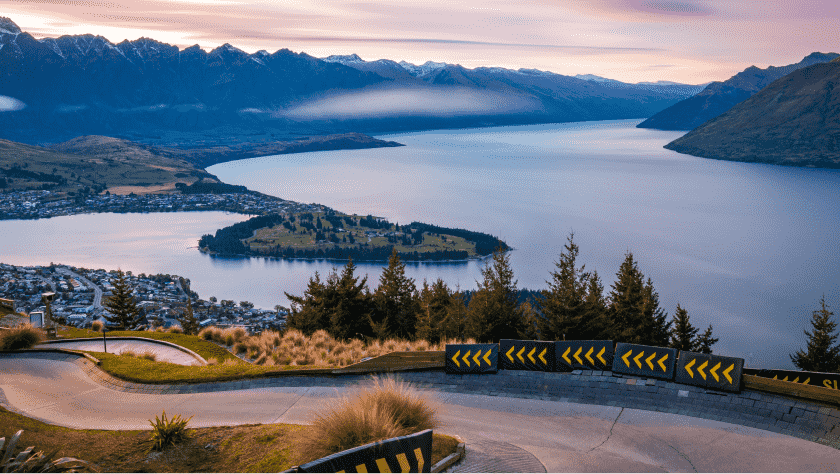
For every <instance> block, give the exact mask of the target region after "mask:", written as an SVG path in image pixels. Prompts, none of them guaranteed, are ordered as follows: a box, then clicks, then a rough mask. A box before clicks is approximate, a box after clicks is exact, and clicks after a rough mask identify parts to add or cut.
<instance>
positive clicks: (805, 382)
mask: <svg viewBox="0 0 840 474" xmlns="http://www.w3.org/2000/svg"><path fill="white" fill-rule="evenodd" d="M810 381H811V377H808V379H807V380H805V381H804V382H802V383H803V384H804V385H808V382H810ZM730 383H731V382H730Z"/></svg>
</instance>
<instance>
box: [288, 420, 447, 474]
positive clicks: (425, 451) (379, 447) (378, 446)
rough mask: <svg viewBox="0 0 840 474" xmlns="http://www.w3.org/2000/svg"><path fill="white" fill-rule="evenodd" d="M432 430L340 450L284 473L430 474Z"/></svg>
mask: <svg viewBox="0 0 840 474" xmlns="http://www.w3.org/2000/svg"><path fill="white" fill-rule="evenodd" d="M431 468H432V430H424V431H421V432H419V433H415V434H413V435H408V436H401V437H398V438H391V439H386V440H384V441H378V442H376V443H370V444H366V445H364V446H359V447H358V448H352V449H348V450H346V451H341V452H340V453H336V454H333V455H330V456H327V457H324V458H321V459H316V460H315V461H312V462H309V463H306V464H303V465H301V466H296V467H293V468H291V469H289V470H288V471H285V472H431Z"/></svg>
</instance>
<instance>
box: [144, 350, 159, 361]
mask: <svg viewBox="0 0 840 474" xmlns="http://www.w3.org/2000/svg"><path fill="white" fill-rule="evenodd" d="M140 358H141V359H146V360H150V361H152V362H154V361H156V360H157V354H155V353H154V352H152V351H146V352H144V353H142V354H141V355H140Z"/></svg>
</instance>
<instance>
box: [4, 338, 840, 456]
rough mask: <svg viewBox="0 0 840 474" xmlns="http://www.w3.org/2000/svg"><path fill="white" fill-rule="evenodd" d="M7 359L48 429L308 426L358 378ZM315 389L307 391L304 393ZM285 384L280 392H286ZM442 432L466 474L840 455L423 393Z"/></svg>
mask: <svg viewBox="0 0 840 474" xmlns="http://www.w3.org/2000/svg"><path fill="white" fill-rule="evenodd" d="M75 359H76V360H73V357H72V356H61V355H50V356H45V355H44V354H41V355H37V354H15V355H13V356H9V355H0V390H2V394H0V403H2V404H3V405H4V406H5V407H6V408H9V409H11V410H13V411H17V412H19V413H22V414H25V415H26V416H29V417H32V418H36V419H39V420H41V421H45V422H48V423H52V424H56V425H61V426H67V427H72V428H86V429H148V426H149V423H148V420H149V419H150V418H154V417H155V416H156V415H159V414H160V412H161V411H162V410H164V409H165V410H166V411H167V412H168V413H170V414H175V413H181V414H183V415H185V416H194V418H193V419H192V421H191V422H190V426H193V427H203V426H225V425H238V424H250V423H297V424H306V423H308V422H309V421H310V420H311V417H312V414H313V412H314V411H315V410H318V409H321V408H323V407H324V406H325V404H327V403H329V402H330V401H333V400H335V399H337V398H338V397H340V396H341V395H342V394H346V393H348V392H349V391H352V390H353V389H354V386H355V385H356V384H358V383H359V382H360V381H363V380H365V377H362V376H347V377H336V378H323V377H321V378H303V377H291V378H289V379H288V380H281V379H274V380H272V381H271V382H272V386H265V387H263V388H248V389H235V388H231V389H230V390H225V391H201V392H196V393H157V394H155V393H137V392H136V391H134V392H127V391H125V390H121V389H118V388H110V387H106V386H103V385H102V384H101V383H100V382H99V381H98V380H97V379H95V378H94V377H92V376H91V375H92V374H94V373H95V372H96V371H98V370H99V369H98V368H95V367H94V366H92V364H91V363H90V362H89V361H87V359H81V358H75ZM309 381H311V385H312V386H306V385H307V382H309ZM284 384H285V386H284ZM422 393H423V394H424V395H426V396H427V397H428V398H429V399H431V400H432V401H433V403H435V404H437V405H438V406H439V413H440V418H441V422H442V423H441V425H442V426H441V428H440V429H439V431H441V432H444V433H452V434H458V435H460V436H461V437H462V438H463V439H464V440H465V441H466V442H467V446H468V448H467V449H468V451H467V459H466V460H465V461H464V463H463V464H462V465H461V466H460V468H459V469H462V470H467V471H484V472H489V471H506V472H511V471H524V472H534V471H541V470H548V471H549V472H564V471H573V472H593V471H597V472H607V471H622V472H630V471H645V472H647V471H656V472H658V471H688V472H693V471H699V472H713V471H740V472H824V471H831V472H837V471H838V470H840V451H838V450H837V449H834V448H832V447H829V446H824V445H821V444H817V443H814V442H810V441H807V440H803V439H800V438H795V437H791V436H787V435H783V434H779V433H773V432H770V431H764V430H760V429H756V428H750V427H746V426H739V425H733V424H729V423H723V422H719V421H712V420H706V419H700V418H693V417H689V416H683V415H677V414H671V413H660V412H652V411H646V410H640V409H632V408H622V407H619V406H599V405H589V404H578V403H570V402H562V401H548V400H533V399H523V398H514V397H508V396H487V395H479V394H466V393H457V392H444V391H438V390H422Z"/></svg>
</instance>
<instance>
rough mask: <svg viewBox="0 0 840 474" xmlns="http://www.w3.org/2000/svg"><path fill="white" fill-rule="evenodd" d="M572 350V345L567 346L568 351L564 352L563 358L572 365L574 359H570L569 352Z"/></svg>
mask: <svg viewBox="0 0 840 474" xmlns="http://www.w3.org/2000/svg"><path fill="white" fill-rule="evenodd" d="M571 351H572V346H569V347H567V348H566V352H564V353H563V359H565V360H566V363H567V364H569V365H572V359H569V352H571Z"/></svg>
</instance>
